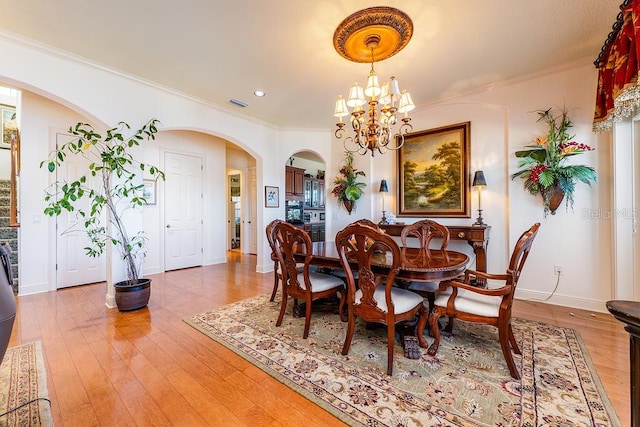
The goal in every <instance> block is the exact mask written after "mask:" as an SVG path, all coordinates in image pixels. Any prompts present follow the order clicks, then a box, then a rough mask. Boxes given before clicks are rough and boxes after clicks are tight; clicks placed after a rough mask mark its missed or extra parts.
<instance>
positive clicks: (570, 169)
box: [511, 108, 597, 216]
mask: <svg viewBox="0 0 640 427" xmlns="http://www.w3.org/2000/svg"><path fill="white" fill-rule="evenodd" d="M536 112H537V113H538V121H543V122H545V123H546V124H547V126H548V129H547V133H546V135H544V136H541V137H538V138H536V140H535V144H532V145H527V146H526V147H527V149H526V150H520V151H516V157H518V158H519V159H520V160H519V161H518V168H521V170H519V171H518V172H516V173H514V174H513V175H511V178H512V179H515V178H518V177H519V178H522V179H523V184H524V188H525V190H527V191H528V192H529V193H531V194H534V195H537V194H541V195H542V200H543V204H544V213H545V216H546V214H547V213H549V211H550V210H551V212H552V213H553V210H552V209H550V201H551V196H552V194H553V191H554V190H558V189H559V190H561V191H562V192H563V193H564V196H565V202H566V206H567V208H569V207H571V208H572V209H573V203H574V198H573V197H574V191H575V186H576V183H577V182H578V181H580V182H584V183H585V184H588V185H589V186H590V185H591V183H592V182H594V183H595V182H596V181H597V178H596V171H595V169H593V168H592V167H591V166H586V165H574V164H571V163H569V162H568V160H569V158H570V157H572V156H575V155H578V154H581V153H584V152H586V151H592V150H594V148H592V147H590V146H589V145H587V144H583V143H579V142H576V141H573V138H574V137H575V135H574V134H570V133H569V129H570V128H571V127H573V122H572V121H571V119H569V116H568V112H567V111H566V110H564V109H563V110H562V111H561V112H560V113H558V114H555V113H554V112H553V110H552V109H551V108H549V109H548V110H539V111H536Z"/></svg>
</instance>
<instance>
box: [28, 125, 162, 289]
mask: <svg viewBox="0 0 640 427" xmlns="http://www.w3.org/2000/svg"><path fill="white" fill-rule="evenodd" d="M157 124H158V120H156V119H151V120H149V121H148V122H147V123H146V124H145V125H144V126H142V127H141V128H140V129H138V130H136V131H134V133H133V135H130V136H125V135H123V132H125V131H127V130H129V129H131V127H130V126H129V125H128V124H127V123H125V122H120V123H119V124H118V126H117V127H114V128H111V129H108V130H107V131H106V133H105V136H104V137H103V136H102V135H101V134H99V133H97V132H96V131H95V130H94V128H93V127H92V126H91V125H89V124H86V123H77V124H76V125H75V126H72V127H70V128H69V131H68V133H69V135H71V136H72V137H73V139H72V140H71V141H69V142H67V143H65V144H63V145H62V146H60V147H58V148H57V149H55V150H54V151H52V152H51V153H50V155H49V158H48V159H47V160H44V161H42V162H41V163H40V167H41V168H42V167H43V166H45V165H46V167H47V170H48V171H49V172H51V173H55V171H56V169H57V168H58V167H60V166H61V165H62V163H63V162H64V161H65V160H66V159H67V157H68V156H82V157H84V158H86V159H87V160H88V170H87V173H86V174H84V175H82V176H81V177H80V178H78V179H77V180H75V181H73V182H66V181H63V182H55V183H53V184H52V185H51V186H50V187H49V188H48V189H47V190H45V201H46V202H47V203H48V204H47V206H46V208H45V210H44V213H45V214H46V215H48V216H58V215H60V214H61V213H62V212H63V211H68V212H74V213H75V214H76V216H77V218H78V219H80V222H79V223H78V226H79V227H83V228H84V231H85V232H86V234H87V236H88V237H89V240H90V245H89V246H88V247H86V248H85V250H86V253H87V255H88V256H91V257H98V256H100V255H101V254H102V253H103V252H104V250H105V249H106V247H107V245H109V244H112V245H114V246H115V247H116V249H117V250H118V252H119V253H120V254H121V255H122V259H123V260H124V261H125V265H126V270H127V278H128V281H129V283H130V284H132V285H133V284H136V283H137V282H138V279H139V264H141V263H142V260H144V257H145V255H146V251H145V247H144V246H145V243H146V241H147V238H146V236H145V235H144V232H143V231H139V232H138V233H136V234H135V235H133V236H129V234H128V233H127V230H126V228H125V225H124V223H123V220H122V216H123V214H124V212H125V211H126V210H127V209H128V208H140V207H142V206H145V205H146V204H147V200H146V199H145V197H144V194H143V189H144V184H143V183H142V179H140V178H139V177H138V174H142V173H144V172H145V171H146V172H147V174H148V176H150V177H152V178H153V179H156V180H157V179H163V180H164V177H165V175H164V172H162V171H161V170H160V169H158V168H157V167H156V166H151V165H147V164H145V163H141V162H139V161H137V160H136V159H135V158H134V156H133V154H132V153H131V150H132V149H134V148H135V147H137V146H139V145H140V143H141V142H142V141H145V140H147V141H148V140H153V139H155V134H156V133H157V132H158V129H157ZM90 178H93V179H90ZM85 199H88V200H89V203H88V204H89V206H88V208H87V207H83V205H84V206H86V203H83V202H82V200H85ZM105 214H106V215H105ZM105 216H106V219H105ZM105 221H107V222H109V223H110V224H111V227H107V224H106V222H105ZM72 231H78V230H76V229H75V228H74V229H70V230H66V231H65V232H72Z"/></svg>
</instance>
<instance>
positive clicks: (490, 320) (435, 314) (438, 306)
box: [428, 223, 540, 379]
mask: <svg viewBox="0 0 640 427" xmlns="http://www.w3.org/2000/svg"><path fill="white" fill-rule="evenodd" d="M539 227H540V223H535V224H534V225H533V226H532V227H531V228H530V229H529V230H527V231H525V232H524V233H522V235H521V236H520V238H519V239H518V242H517V243H516V246H515V248H514V249H513V253H512V254H511V260H510V261H509V266H508V267H507V271H506V273H504V274H489V273H483V272H480V271H475V270H467V271H466V272H465V275H464V281H463V282H459V281H455V280H454V281H449V282H442V283H440V290H441V291H442V292H441V293H440V295H438V296H437V297H436V300H435V307H434V308H433V310H431V314H430V315H429V326H430V328H431V332H432V333H433V337H434V339H435V340H434V342H433V343H432V344H431V346H430V347H429V350H428V353H429V355H431V356H434V355H435V354H436V352H437V351H438V346H439V345H440V331H439V329H438V319H439V318H440V316H449V324H448V325H447V329H448V330H449V332H450V331H451V329H452V328H453V319H461V320H465V321H468V322H479V323H486V324H489V325H493V326H495V327H497V328H498V339H499V341H500V346H501V348H502V354H503V355H504V358H505V360H506V362H507V367H508V368H509V373H510V374H511V376H512V377H513V378H515V379H520V374H519V373H518V370H517V369H516V365H515V363H514V362H513V356H512V355H511V348H513V351H514V352H515V353H516V354H520V348H519V347H518V343H517V342H516V339H515V337H514V336H513V330H512V328H511V306H512V304H513V296H514V294H515V291H516V286H517V284H518V279H519V278H520V273H521V272H522V268H523V267H524V263H525V261H526V260H527V257H528V255H529V251H530V250H531V245H532V244H533V241H534V239H535V237H536V235H537V234H538V228H539ZM472 276H474V277H476V278H485V279H487V280H488V282H487V288H486V289H485V288H478V287H476V286H473V285H471V284H470V280H471V278H472ZM492 281H498V282H500V283H502V286H500V287H492V286H491V284H492ZM509 344H511V348H510V347H509Z"/></svg>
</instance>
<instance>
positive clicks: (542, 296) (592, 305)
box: [515, 288, 609, 313]
mask: <svg viewBox="0 0 640 427" xmlns="http://www.w3.org/2000/svg"><path fill="white" fill-rule="evenodd" d="M548 297H549V294H548V293H545V292H539V291H530V290H527V289H520V288H518V289H516V295H515V298H516V299H519V300H525V301H527V300H528V301H534V302H542V303H545V304H553V305H560V306H563V307H571V308H579V309H582V310H588V311H596V312H598V313H608V312H609V311H608V310H607V307H606V303H607V302H606V301H597V300H592V299H585V298H576V297H574V296H567V295H558V294H555V295H553V296H552V297H551V298H549V299H546V298H548Z"/></svg>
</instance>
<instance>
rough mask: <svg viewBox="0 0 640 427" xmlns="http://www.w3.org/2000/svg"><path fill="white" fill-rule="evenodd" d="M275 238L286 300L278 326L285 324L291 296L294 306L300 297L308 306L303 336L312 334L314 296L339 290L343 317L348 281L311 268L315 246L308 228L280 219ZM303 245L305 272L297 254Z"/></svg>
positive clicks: (283, 300) (322, 296)
mask: <svg viewBox="0 0 640 427" xmlns="http://www.w3.org/2000/svg"><path fill="white" fill-rule="evenodd" d="M273 238H274V239H273V240H274V247H275V251H276V257H277V259H278V262H279V263H280V266H281V267H282V268H281V274H282V276H281V280H282V304H281V306H280V314H279V315H278V320H277V321H276V326H280V325H281V324H282V319H283V317H284V313H285V311H286V309H287V303H288V300H289V297H291V298H293V301H294V308H295V307H296V306H297V305H298V300H303V301H304V302H305V304H306V307H305V322H304V333H303V335H302V338H305V339H306V338H307V337H308V336H309V326H310V323H311V312H312V308H313V306H312V304H313V300H314V299H318V298H329V297H331V296H335V295H337V294H338V293H339V294H340V305H339V308H338V310H339V313H340V315H341V318H342V317H343V316H342V312H343V308H344V303H345V287H344V282H343V281H342V280H341V279H340V278H338V277H335V276H332V275H330V274H324V273H320V272H316V271H313V272H311V271H309V265H310V263H311V259H312V258H313V254H312V247H313V246H312V242H311V238H310V237H309V234H308V233H307V232H306V231H304V230H302V229H300V228H298V227H296V226H294V225H291V224H289V223H287V222H279V223H277V224H275V226H274V229H273ZM300 249H302V250H303V251H304V254H305V255H304V257H305V259H304V264H303V268H302V272H299V271H298V266H297V264H298V263H297V262H296V259H295V257H294V254H295V253H296V252H299V251H300Z"/></svg>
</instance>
